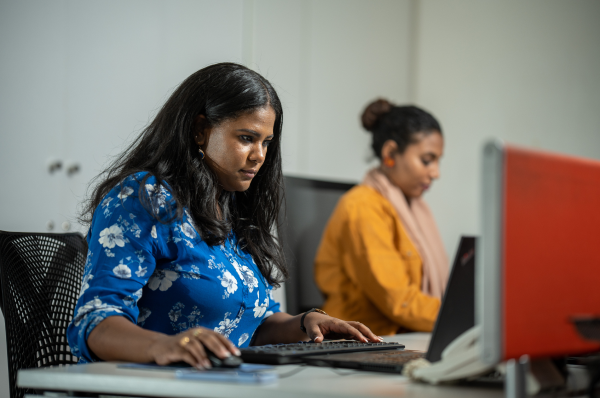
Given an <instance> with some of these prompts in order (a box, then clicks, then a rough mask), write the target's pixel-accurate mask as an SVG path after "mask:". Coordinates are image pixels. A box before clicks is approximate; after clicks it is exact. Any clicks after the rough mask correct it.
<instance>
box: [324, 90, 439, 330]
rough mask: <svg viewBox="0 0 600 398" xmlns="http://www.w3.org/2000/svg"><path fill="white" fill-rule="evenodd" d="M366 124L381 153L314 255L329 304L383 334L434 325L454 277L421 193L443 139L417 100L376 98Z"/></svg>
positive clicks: (435, 172) (432, 175) (435, 169)
mask: <svg viewBox="0 0 600 398" xmlns="http://www.w3.org/2000/svg"><path fill="white" fill-rule="evenodd" d="M362 124H363V126H364V128H365V129H366V130H367V131H370V132H371V133H372V134H373V141H372V148H373V150H374V151H375V154H376V156H377V157H378V158H379V159H380V160H381V164H380V166H379V167H377V168H374V169H372V170H370V171H369V172H368V173H367V175H366V176H365V178H364V180H363V182H362V183H361V184H360V185H357V186H356V187H354V188H353V189H351V190H350V191H349V192H348V193H346V194H345V195H344V196H343V197H342V198H341V199H340V201H339V203H338V205H337V207H336V209H335V210H334V212H333V214H332V216H331V219H330V220H329V223H328V224H327V227H326V229H325V232H324V234H323V238H322V241H321V245H320V247H319V250H318V252H317V257H316V260H315V278H316V282H317V285H318V286H319V288H320V289H321V291H322V292H323V294H324V295H325V297H326V302H325V306H324V308H323V309H324V310H325V311H326V312H327V313H329V314H331V315H332V316H334V317H338V318H342V319H352V320H355V321H359V322H362V323H364V324H366V325H368V326H369V327H370V328H371V330H372V331H373V332H374V333H376V334H379V335H384V334H395V333H399V332H403V331H431V330H432V329H433V325H434V323H435V319H436V317H437V314H438V311H439V308H440V300H441V297H442V294H443V292H444V289H445V287H446V283H447V279H448V258H447V256H446V253H445V252H444V248H443V244H442V240H441V238H440V234H439V232H438V229H437V226H436V224H435V221H434V219H433V216H432V214H431V211H430V210H429V207H428V206H427V204H426V203H425V201H424V200H423V199H422V195H423V193H424V192H425V191H426V190H427V189H428V188H429V187H430V186H431V183H432V182H433V180H435V179H437V178H439V175H440V173H439V160H440V158H441V157H442V155H443V149H444V139H443V137H442V129H441V127H440V125H439V123H438V122H437V120H436V119H435V118H434V117H433V116H432V115H430V114H429V113H427V112H425V111H424V110H422V109H419V108H417V107H414V106H395V105H392V104H390V103H389V102H388V101H386V100H377V101H375V102H373V103H371V104H370V105H369V106H367V108H366V109H365V111H364V113H363V115H362Z"/></svg>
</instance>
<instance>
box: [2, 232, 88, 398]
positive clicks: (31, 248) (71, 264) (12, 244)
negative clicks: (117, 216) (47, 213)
mask: <svg viewBox="0 0 600 398" xmlns="http://www.w3.org/2000/svg"><path fill="white" fill-rule="evenodd" d="M86 255H87V243H86V241H85V239H84V238H83V236H82V235H81V234H79V233H69V234H45V233H22V232H4V231H0V287H1V289H0V309H1V310H2V313H3V315H4V320H5V327H6V348H7V353H8V377H9V383H10V395H11V397H12V398H16V397H22V396H23V395H24V394H25V393H28V391H27V390H24V389H20V388H17V384H16V381H17V371H18V370H19V369H26V368H39V367H46V366H54V365H65V364H74V363H77V360H78V358H76V357H74V356H73V355H71V351H70V349H69V345H68V343H67V333H66V331H67V326H68V325H69V323H70V322H71V318H72V317H73V311H74V310H75V304H76V302H77V297H78V296H79V291H80V289H81V278H82V275H83V269H84V266H85V259H86Z"/></svg>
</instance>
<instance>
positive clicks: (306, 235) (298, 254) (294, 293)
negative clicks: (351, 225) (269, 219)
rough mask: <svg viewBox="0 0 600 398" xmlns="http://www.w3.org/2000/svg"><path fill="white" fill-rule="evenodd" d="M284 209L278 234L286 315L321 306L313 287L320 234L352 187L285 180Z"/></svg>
mask: <svg viewBox="0 0 600 398" xmlns="http://www.w3.org/2000/svg"><path fill="white" fill-rule="evenodd" d="M283 180H284V184H285V199H286V204H285V209H282V210H283V211H281V212H280V217H281V220H280V224H281V226H282V228H280V230H279V234H280V238H281V243H282V244H283V247H284V252H285V258H286V261H287V263H288V266H289V268H290V278H289V279H288V281H287V282H286V284H285V290H286V304H287V312H289V313H290V314H298V313H300V312H304V311H308V310H310V309H311V308H315V307H317V308H318V307H321V306H322V305H323V296H322V294H321V292H320V291H319V288H318V287H317V285H316V283H315V277H314V260H315V256H316V254H317V249H318V248H319V243H320V242H321V237H322V235H323V230H324V229H325V226H326V225H327V222H328V221H329V217H330V216H331V213H333V210H334V208H335V206H336V205H337V202H338V200H339V199H340V197H341V196H342V195H343V194H344V193H346V192H347V191H348V190H349V189H350V188H352V187H353V186H354V184H348V183H340V182H331V181H322V180H312V179H307V178H299V177H290V176H285V177H284V178H283Z"/></svg>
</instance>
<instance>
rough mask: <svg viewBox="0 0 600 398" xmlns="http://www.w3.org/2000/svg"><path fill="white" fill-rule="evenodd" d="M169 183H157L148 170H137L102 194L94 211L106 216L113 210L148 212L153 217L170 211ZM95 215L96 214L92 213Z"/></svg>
mask: <svg viewBox="0 0 600 398" xmlns="http://www.w3.org/2000/svg"><path fill="white" fill-rule="evenodd" d="M171 202H172V195H171V192H170V190H169V185H168V184H167V183H166V182H164V181H163V182H161V183H160V184H159V183H158V180H157V179H156V177H154V176H153V175H152V174H150V173H148V172H139V173H135V174H130V175H129V176H127V177H125V178H124V179H123V180H121V181H120V182H119V183H117V184H115V186H114V187H113V188H112V189H111V190H110V191H109V192H108V193H107V194H106V195H105V196H104V198H103V199H102V201H101V202H100V205H99V206H98V208H97V209H96V213H98V211H100V212H101V213H103V214H104V216H105V217H108V216H109V215H110V214H112V213H113V212H114V211H126V212H130V213H134V214H139V213H148V214H149V215H152V216H153V217H154V218H156V216H159V217H160V216H163V215H165V214H166V213H168V212H170V211H172V209H173V205H174V204H173V203H171ZM94 216H96V214H94Z"/></svg>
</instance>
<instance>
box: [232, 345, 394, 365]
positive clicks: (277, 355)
mask: <svg viewBox="0 0 600 398" xmlns="http://www.w3.org/2000/svg"><path fill="white" fill-rule="evenodd" d="M403 348H404V345H403V344H400V343H361V342H358V341H353V340H342V341H328V342H324V343H312V342H306V343H294V344H274V345H263V346H255V347H247V348H242V349H240V351H241V352H242V359H243V360H244V362H249V363H264V364H285V363H297V362H302V359H301V358H302V357H305V356H309V355H319V354H341V353H347V352H359V351H378V350H400V349H403Z"/></svg>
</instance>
